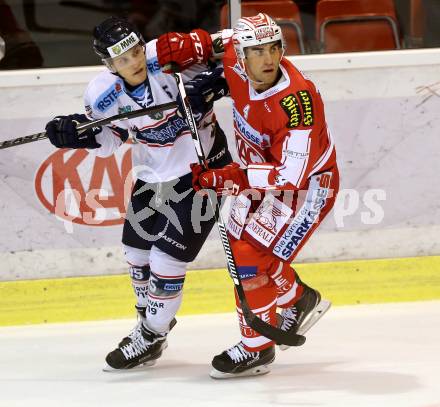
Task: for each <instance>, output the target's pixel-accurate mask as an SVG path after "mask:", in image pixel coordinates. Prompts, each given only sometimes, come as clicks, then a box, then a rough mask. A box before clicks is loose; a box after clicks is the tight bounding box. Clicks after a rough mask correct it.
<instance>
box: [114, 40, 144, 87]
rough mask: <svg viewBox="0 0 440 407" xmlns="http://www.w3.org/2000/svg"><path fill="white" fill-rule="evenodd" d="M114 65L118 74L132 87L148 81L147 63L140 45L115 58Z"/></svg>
mask: <svg viewBox="0 0 440 407" xmlns="http://www.w3.org/2000/svg"><path fill="white" fill-rule="evenodd" d="M112 64H113V67H114V68H115V69H116V70H117V71H118V74H119V75H121V76H122V77H123V78H124V80H125V81H126V82H127V83H128V84H129V85H131V86H137V85H140V84H141V83H142V82H144V81H145V79H147V63H146V61H145V54H144V48H143V46H142V45H140V44H138V45H135V46H134V47H133V48H130V49H129V50H128V51H127V52H124V53H123V54H122V55H120V56H118V57H116V58H113V59H112Z"/></svg>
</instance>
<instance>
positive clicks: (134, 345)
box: [103, 319, 176, 372]
mask: <svg viewBox="0 0 440 407" xmlns="http://www.w3.org/2000/svg"><path fill="white" fill-rule="evenodd" d="M175 324H176V320H175V319H173V320H172V321H171V323H170V330H171V329H172V328H173V327H174V325H175ZM167 335H168V333H163V334H159V333H156V332H153V331H151V330H150V329H148V328H146V327H145V325H144V324H143V323H142V322H140V323H138V325H137V327H136V328H135V329H134V330H133V331H132V332H131V333H130V335H129V336H127V337H125V338H124V339H123V340H122V341H121V343H120V345H119V346H118V347H117V348H116V349H115V350H113V351H112V352H110V353H109V354H108V355H107V357H106V358H105V361H106V366H104V368H103V370H104V371H105V372H112V371H120V370H127V369H133V368H137V367H141V366H143V367H147V366H153V365H154V364H155V363H156V360H157V359H159V358H160V357H161V356H162V352H163V351H164V350H165V349H166V348H167V346H168V343H167V340H166V337H167Z"/></svg>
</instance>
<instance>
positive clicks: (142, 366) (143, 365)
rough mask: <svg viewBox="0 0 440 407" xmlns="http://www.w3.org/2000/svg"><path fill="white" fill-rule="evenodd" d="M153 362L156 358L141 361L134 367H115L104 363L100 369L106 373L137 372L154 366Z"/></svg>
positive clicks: (154, 362)
mask: <svg viewBox="0 0 440 407" xmlns="http://www.w3.org/2000/svg"><path fill="white" fill-rule="evenodd" d="M155 364H156V360H150V361H148V362H145V363H141V364H140V365H137V366H135V367H131V368H130V369H115V368H113V367H111V366H110V365H108V364H107V363H106V364H105V366H104V367H103V368H102V371H103V372H107V373H127V372H139V371H142V370H145V369H146V368H149V367H151V366H154V365H155Z"/></svg>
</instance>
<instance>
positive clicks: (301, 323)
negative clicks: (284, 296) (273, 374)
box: [278, 283, 331, 350]
mask: <svg viewBox="0 0 440 407" xmlns="http://www.w3.org/2000/svg"><path fill="white" fill-rule="evenodd" d="M301 285H302V286H303V287H304V291H303V294H302V296H301V298H300V299H299V300H298V301H297V302H296V303H295V304H293V305H291V306H290V307H289V308H285V309H283V310H282V311H281V315H279V314H278V320H279V323H278V325H279V327H280V328H281V329H282V330H283V331H287V332H292V333H294V334H298V335H304V334H305V333H306V332H307V331H308V330H309V329H310V328H311V327H312V326H313V325H315V324H316V322H318V320H319V319H320V318H321V317H322V316H323V315H324V314H325V312H326V311H327V310H328V309H329V308H330V305H331V302H330V301H327V300H323V299H321V294H319V292H318V291H316V290H314V289H313V288H311V287H309V286H308V285H306V284H304V283H301ZM289 347H290V346H287V345H280V349H281V350H286V349H288V348H289Z"/></svg>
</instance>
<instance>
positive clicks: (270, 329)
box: [165, 64, 306, 346]
mask: <svg viewBox="0 0 440 407" xmlns="http://www.w3.org/2000/svg"><path fill="white" fill-rule="evenodd" d="M165 68H166V70H167V72H170V71H172V72H173V73H172V75H173V76H174V79H175V80H176V84H177V88H178V90H179V94H180V98H181V100H182V105H183V113H184V115H185V119H186V121H187V123H188V127H189V129H190V132H191V136H192V139H193V141H194V146H195V149H196V153H197V157H198V159H199V163H200V165H202V166H204V168H206V169H208V165H207V163H206V157H205V154H204V152H203V148H202V143H201V140H200V137H199V134H198V132H197V126H196V123H195V120H194V117H193V114H192V110H191V106H190V104H189V102H188V99H187V96H186V92H185V87H184V85H183V81H182V77H181V75H180V73H178V69H179V68H178V66H177V65H172V64H168V66H166V67H165ZM208 198H209V201H210V203H211V205H212V208H213V211H214V216H215V219H216V222H217V226H218V230H219V233H220V238H221V241H222V244H223V249H224V251H225V254H226V260H227V267H228V271H229V274H230V276H231V278H232V281H233V282H234V285H235V289H236V290H237V295H238V298H239V299H240V303H241V308H242V310H243V315H244V318H245V320H246V322H247V324H248V325H249V326H250V327H251V328H252V329H254V330H255V331H257V332H259V333H260V334H262V335H264V336H265V337H267V338H269V339H272V340H274V341H275V342H276V343H277V344H280V345H281V344H283V345H289V346H300V345H302V344H303V343H304V342H305V340H306V338H305V336H302V335H297V334H294V335H292V333H287V332H285V331H282V330H281V329H279V328H277V327H275V326H272V325H270V324H268V323H267V322H265V321H263V320H262V319H261V318H258V317H257V316H256V315H255V314H254V313H253V312H252V310H251V309H250V308H249V304H248V302H247V300H246V295H245V293H244V289H243V285H242V283H241V280H240V277H239V275H238V273H237V268H236V265H235V260H234V255H233V253H232V250H231V245H230V243H229V239H228V236H227V233H226V227H225V223H224V221H223V218H222V215H221V213H220V207H219V205H218V203H217V200H216V199H215V200H214V199H212V197H211V195H208Z"/></svg>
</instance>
